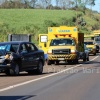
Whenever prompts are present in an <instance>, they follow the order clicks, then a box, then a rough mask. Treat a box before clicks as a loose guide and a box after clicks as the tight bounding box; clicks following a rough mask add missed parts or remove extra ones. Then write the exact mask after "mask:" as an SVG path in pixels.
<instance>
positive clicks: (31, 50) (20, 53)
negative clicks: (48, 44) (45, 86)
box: [0, 41, 44, 75]
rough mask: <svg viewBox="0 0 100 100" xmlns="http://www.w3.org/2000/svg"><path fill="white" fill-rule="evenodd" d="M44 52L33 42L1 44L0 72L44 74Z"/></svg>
mask: <svg viewBox="0 0 100 100" xmlns="http://www.w3.org/2000/svg"><path fill="white" fill-rule="evenodd" d="M43 66H44V52H43V51H41V50H39V49H38V48H37V47H36V46H35V45H34V44H33V43H31V42H23V41H11V42H2V43H0V72H4V73H6V74H7V75H19V72H21V71H27V72H28V73H29V74H32V73H34V72H35V73H37V74H42V72H43Z"/></svg>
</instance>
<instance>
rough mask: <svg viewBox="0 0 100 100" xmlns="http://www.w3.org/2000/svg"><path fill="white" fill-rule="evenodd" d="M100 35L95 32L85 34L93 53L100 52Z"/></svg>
mask: <svg viewBox="0 0 100 100" xmlns="http://www.w3.org/2000/svg"><path fill="white" fill-rule="evenodd" d="M97 38H98V36H97V35H95V34H89V35H84V41H85V44H86V45H87V48H88V49H89V52H90V53H91V54H94V55H96V53H98V52H99V44H98V43H97V40H99V39H97Z"/></svg>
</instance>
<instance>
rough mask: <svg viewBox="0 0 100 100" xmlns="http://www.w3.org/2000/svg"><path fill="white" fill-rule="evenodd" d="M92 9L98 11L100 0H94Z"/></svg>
mask: <svg viewBox="0 0 100 100" xmlns="http://www.w3.org/2000/svg"><path fill="white" fill-rule="evenodd" d="M92 10H96V11H98V12H100V0H95V6H93V7H92Z"/></svg>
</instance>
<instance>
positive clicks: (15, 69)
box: [9, 64, 19, 76]
mask: <svg viewBox="0 0 100 100" xmlns="http://www.w3.org/2000/svg"><path fill="white" fill-rule="evenodd" d="M12 67H13V68H12V69H9V74H10V75H15V76H18V75H19V65H18V64H13V66H12Z"/></svg>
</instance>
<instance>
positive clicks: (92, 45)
mask: <svg viewBox="0 0 100 100" xmlns="http://www.w3.org/2000/svg"><path fill="white" fill-rule="evenodd" d="M84 44H85V45H86V47H87V49H88V51H89V54H93V55H96V45H95V43H94V41H93V40H85V41H84Z"/></svg>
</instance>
